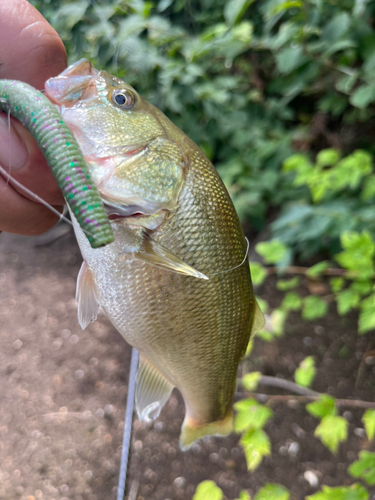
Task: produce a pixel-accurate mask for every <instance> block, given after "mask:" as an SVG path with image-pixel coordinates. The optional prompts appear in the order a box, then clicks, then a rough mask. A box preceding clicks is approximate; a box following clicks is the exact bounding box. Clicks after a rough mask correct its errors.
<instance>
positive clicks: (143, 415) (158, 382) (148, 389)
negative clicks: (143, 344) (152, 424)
mask: <svg viewBox="0 0 375 500" xmlns="http://www.w3.org/2000/svg"><path fill="white" fill-rule="evenodd" d="M172 389H173V385H172V384H171V383H170V382H168V380H167V379H166V378H165V377H164V376H163V375H162V374H161V373H160V372H159V371H158V370H157V369H156V368H154V367H153V366H152V365H151V364H150V363H149V362H148V361H146V360H142V362H141V365H140V366H139V368H138V373H137V387H136V393H135V406H136V408H137V413H138V418H139V420H146V421H149V420H154V419H155V418H157V417H158V416H159V413H160V411H161V409H162V408H163V406H164V404H165V403H166V402H167V401H168V399H169V396H170V395H171V392H172Z"/></svg>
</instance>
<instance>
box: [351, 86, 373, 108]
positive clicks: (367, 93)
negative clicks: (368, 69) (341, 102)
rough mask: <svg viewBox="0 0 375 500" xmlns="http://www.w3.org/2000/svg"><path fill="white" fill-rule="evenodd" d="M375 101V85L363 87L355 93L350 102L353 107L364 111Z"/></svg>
mask: <svg viewBox="0 0 375 500" xmlns="http://www.w3.org/2000/svg"><path fill="white" fill-rule="evenodd" d="M374 100H375V85H374V84H370V85H368V84H365V85H361V86H360V87H359V88H358V89H357V90H355V91H354V92H353V94H352V95H351V97H350V99H349V101H350V103H351V104H352V105H353V106H356V107H357V108H360V109H363V108H365V107H366V106H368V105H369V104H370V103H371V102H373V101H374Z"/></svg>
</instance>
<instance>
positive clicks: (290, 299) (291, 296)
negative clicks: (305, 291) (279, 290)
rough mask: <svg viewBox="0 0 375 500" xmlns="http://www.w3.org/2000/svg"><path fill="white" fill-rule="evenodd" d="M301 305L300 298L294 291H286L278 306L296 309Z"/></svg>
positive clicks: (284, 308) (285, 309) (291, 309)
mask: <svg viewBox="0 0 375 500" xmlns="http://www.w3.org/2000/svg"><path fill="white" fill-rule="evenodd" d="M301 307H302V299H301V297H300V296H299V295H298V294H297V293H296V292H288V293H287V294H285V297H284V300H283V301H282V303H281V306H280V308H281V309H283V310H284V311H298V309H301Z"/></svg>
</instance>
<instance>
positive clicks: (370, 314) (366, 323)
mask: <svg viewBox="0 0 375 500" xmlns="http://www.w3.org/2000/svg"><path fill="white" fill-rule="evenodd" d="M360 309H361V312H360V313H359V322H358V333H360V334H361V335H362V334H364V333H367V332H368V331H370V330H373V329H374V328H375V294H372V295H370V296H369V297H366V298H365V299H363V300H362V302H361V304H360Z"/></svg>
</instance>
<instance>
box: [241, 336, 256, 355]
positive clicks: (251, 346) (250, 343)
mask: <svg viewBox="0 0 375 500" xmlns="http://www.w3.org/2000/svg"><path fill="white" fill-rule="evenodd" d="M253 347H254V339H250V340H249V343H248V344H247V347H246V352H245V354H244V355H243V359H244V358H247V357H248V356H249V355H250V354H251V351H252V350H253Z"/></svg>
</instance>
